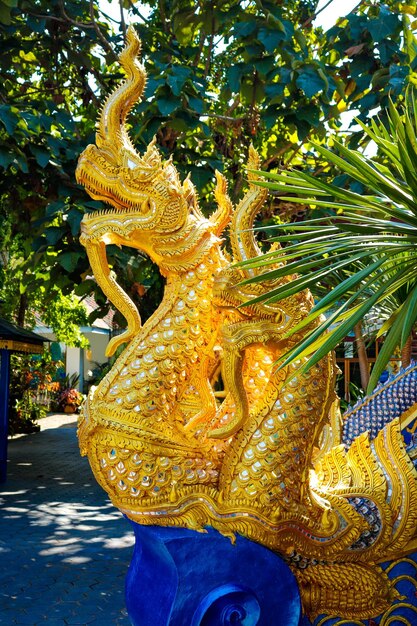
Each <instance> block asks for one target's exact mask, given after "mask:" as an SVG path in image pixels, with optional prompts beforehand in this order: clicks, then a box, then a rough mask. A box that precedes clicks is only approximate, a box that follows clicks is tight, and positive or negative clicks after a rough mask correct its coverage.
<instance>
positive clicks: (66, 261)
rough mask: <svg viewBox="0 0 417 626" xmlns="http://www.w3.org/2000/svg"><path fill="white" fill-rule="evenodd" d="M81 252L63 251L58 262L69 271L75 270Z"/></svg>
mask: <svg viewBox="0 0 417 626" xmlns="http://www.w3.org/2000/svg"><path fill="white" fill-rule="evenodd" d="M81 256H82V255H81V253H80V252H62V253H61V254H59V255H58V257H57V261H58V263H59V264H60V265H61V266H62V267H63V268H64V269H65V270H66V271H67V272H69V273H71V272H73V271H74V270H75V269H76V267H77V265H78V261H79V260H80V258H81Z"/></svg>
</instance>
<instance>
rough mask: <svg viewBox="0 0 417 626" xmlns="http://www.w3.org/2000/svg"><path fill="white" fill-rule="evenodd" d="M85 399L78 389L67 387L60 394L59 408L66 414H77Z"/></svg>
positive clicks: (58, 399)
mask: <svg viewBox="0 0 417 626" xmlns="http://www.w3.org/2000/svg"><path fill="white" fill-rule="evenodd" d="M83 399H84V397H83V395H82V393H80V392H79V391H78V390H77V389H74V388H73V387H66V388H65V389H62V391H61V392H60V393H59V394H58V398H57V404H58V408H59V409H60V410H61V411H64V413H76V412H77V411H78V410H79V408H80V406H81V403H82V401H83Z"/></svg>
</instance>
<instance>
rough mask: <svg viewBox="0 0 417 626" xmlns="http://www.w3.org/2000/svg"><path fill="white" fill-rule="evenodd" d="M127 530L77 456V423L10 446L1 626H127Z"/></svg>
mask: <svg viewBox="0 0 417 626" xmlns="http://www.w3.org/2000/svg"><path fill="white" fill-rule="evenodd" d="M132 546H133V532H132V531H131V530H130V526H129V522H127V521H126V520H125V519H124V518H123V517H122V515H121V514H120V513H119V511H118V510H117V509H115V508H114V507H113V506H112V505H111V504H110V502H109V500H108V498H107V496H106V494H105V492H104V491H103V490H102V489H101V488H100V487H99V486H98V484H97V483H96V481H95V479H94V477H93V475H92V472H91V470H90V466H89V464H88V461H87V460H86V459H85V458H81V457H80V454H79V450H78V443H77V439H76V418H75V417H73V416H66V415H54V416H50V417H47V418H45V419H44V420H42V421H41V432H40V433H35V434H32V435H24V436H20V437H18V438H16V439H13V440H11V441H9V463H8V479H7V482H6V483H4V484H0V624H4V625H6V626H11V625H12V624H27V625H30V626H37V625H38V624H48V626H66V625H68V626H70V625H75V624H81V625H83V624H84V625H86V624H92V625H95V626H113V625H117V626H128V625H129V624H130V622H129V619H128V617H127V613H126V610H125V608H124V578H125V575H126V572H127V568H128V565H129V561H130V557H131V554H132Z"/></svg>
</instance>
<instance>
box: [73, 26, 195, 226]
mask: <svg viewBox="0 0 417 626" xmlns="http://www.w3.org/2000/svg"><path fill="white" fill-rule="evenodd" d="M140 49H141V45H140V41H139V39H138V36H137V34H136V32H135V30H134V28H133V27H129V29H128V31H127V36H126V46H125V48H124V49H123V51H122V53H121V54H120V57H119V60H120V64H121V66H122V68H123V69H124V71H125V72H126V75H127V77H126V80H125V81H124V82H122V83H121V84H120V85H119V86H118V87H117V88H116V89H115V90H114V91H113V93H111V94H110V95H109V97H108V98H107V100H106V102H105V103H104V106H103V108H102V110H101V114H100V118H99V121H98V125H97V132H96V145H89V146H88V147H87V148H86V149H85V150H84V152H83V153H82V155H81V156H80V158H79V161H78V166H77V170H76V178H77V181H78V182H79V183H80V184H82V185H83V186H84V187H85V188H86V190H87V191H88V193H89V194H90V196H91V197H92V198H94V199H96V200H102V201H104V202H107V203H109V204H111V205H112V206H113V207H115V208H116V209H118V210H120V211H121V212H123V213H124V214H126V213H132V214H133V213H134V215H135V221H136V222H138V226H139V227H140V228H141V229H145V230H153V231H155V230H156V231H157V232H158V231H159V232H172V231H176V230H178V229H179V228H181V227H182V225H183V224H184V222H185V220H186V218H187V214H188V213H189V212H190V204H192V203H194V202H196V200H195V197H194V188H193V186H192V185H191V183H190V182H189V180H186V181H185V182H184V184H183V185H182V184H181V182H180V180H179V176H178V172H177V170H176V169H175V167H174V165H173V164H172V162H171V161H170V160H168V161H165V162H163V160H162V158H161V155H160V153H159V152H158V149H157V148H156V146H155V141H153V142H151V144H150V145H149V146H148V148H147V150H146V152H145V154H144V155H143V156H140V155H139V154H138V152H137V151H136V149H135V147H134V146H133V143H132V141H131V139H130V137H129V134H128V131H127V129H126V118H127V115H128V113H129V111H130V110H131V108H132V107H133V105H134V104H135V103H136V102H138V101H139V100H140V98H141V96H142V94H143V91H144V88H145V83H146V72H145V69H144V67H143V65H142V64H141V63H140V62H139V60H138V58H137V57H138V55H139V53H140Z"/></svg>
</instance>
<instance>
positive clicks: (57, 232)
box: [45, 226, 65, 246]
mask: <svg viewBox="0 0 417 626" xmlns="http://www.w3.org/2000/svg"><path fill="white" fill-rule="evenodd" d="M64 232H65V231H64V229H63V228H60V227H59V226H50V227H49V228H47V229H46V231H45V236H46V241H47V243H48V245H49V246H54V245H55V244H57V243H58V241H60V239H62V236H63V234H64Z"/></svg>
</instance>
